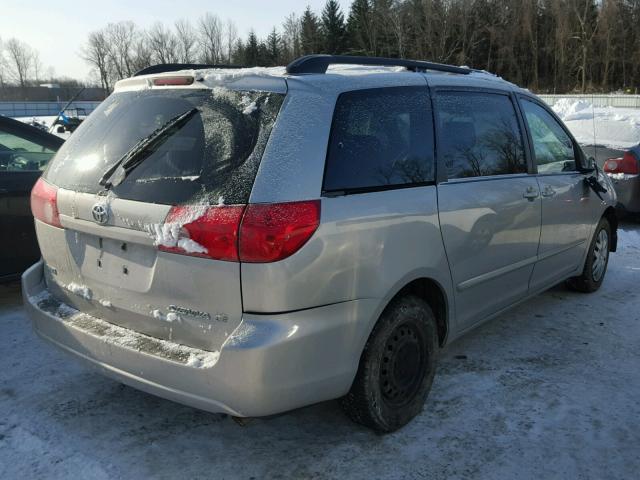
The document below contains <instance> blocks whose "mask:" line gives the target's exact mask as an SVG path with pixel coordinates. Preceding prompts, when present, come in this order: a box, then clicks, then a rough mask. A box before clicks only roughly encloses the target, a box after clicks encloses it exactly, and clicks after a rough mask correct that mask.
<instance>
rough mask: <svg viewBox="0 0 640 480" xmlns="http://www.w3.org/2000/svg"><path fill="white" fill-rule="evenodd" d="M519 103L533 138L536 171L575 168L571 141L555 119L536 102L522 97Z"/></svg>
mask: <svg viewBox="0 0 640 480" xmlns="http://www.w3.org/2000/svg"><path fill="white" fill-rule="evenodd" d="M521 104H522V109H523V111H524V115H525V117H526V119H527V124H528V125H529V131H530V132H531V139H532V140H533V150H534V152H535V157H536V163H537V164H538V172H540V173H553V172H567V171H574V170H576V157H575V150H574V149H573V142H572V141H571V138H569V135H567V133H566V132H565V131H564V129H563V128H562V127H561V126H560V124H559V123H558V122H557V121H556V119H555V118H553V117H552V116H551V114H550V113H549V112H547V111H546V110H545V109H544V108H542V107H541V106H540V105H538V104H537V103H534V102H530V101H529V100H526V99H522V100H521Z"/></svg>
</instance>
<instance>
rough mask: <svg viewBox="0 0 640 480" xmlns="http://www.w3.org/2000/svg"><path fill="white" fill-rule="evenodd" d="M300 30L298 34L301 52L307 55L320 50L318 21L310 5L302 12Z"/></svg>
mask: <svg viewBox="0 0 640 480" xmlns="http://www.w3.org/2000/svg"><path fill="white" fill-rule="evenodd" d="M301 24H302V32H301V34H300V44H301V47H302V54H303V55H309V54H312V53H319V52H320V23H319V21H318V17H317V16H316V14H315V13H313V12H312V11H311V7H307V9H306V10H305V11H304V13H303V14H302V20H301Z"/></svg>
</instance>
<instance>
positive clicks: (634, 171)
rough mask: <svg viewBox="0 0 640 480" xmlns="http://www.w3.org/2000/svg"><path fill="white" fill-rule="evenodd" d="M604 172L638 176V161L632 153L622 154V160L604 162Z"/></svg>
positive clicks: (613, 159) (614, 159)
mask: <svg viewBox="0 0 640 480" xmlns="http://www.w3.org/2000/svg"><path fill="white" fill-rule="evenodd" d="M604 171H605V172H606V173H627V174H629V175H638V173H639V169H638V160H637V159H636V156H635V155H634V154H633V152H624V155H623V156H622V158H610V159H609V160H607V161H606V162H604Z"/></svg>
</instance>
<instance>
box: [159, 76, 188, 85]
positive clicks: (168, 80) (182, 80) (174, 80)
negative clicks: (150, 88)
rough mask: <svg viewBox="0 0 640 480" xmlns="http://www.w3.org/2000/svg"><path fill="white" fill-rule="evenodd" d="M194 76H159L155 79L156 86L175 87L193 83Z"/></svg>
mask: <svg viewBox="0 0 640 480" xmlns="http://www.w3.org/2000/svg"><path fill="white" fill-rule="evenodd" d="M192 83H193V77H159V78H154V79H153V84H154V85H155V86H156V87H173V86H182V85H191V84H192Z"/></svg>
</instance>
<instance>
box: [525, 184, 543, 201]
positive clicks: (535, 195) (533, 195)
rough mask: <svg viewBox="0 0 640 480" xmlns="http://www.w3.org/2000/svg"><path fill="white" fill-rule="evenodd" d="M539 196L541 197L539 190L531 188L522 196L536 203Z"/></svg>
mask: <svg viewBox="0 0 640 480" xmlns="http://www.w3.org/2000/svg"><path fill="white" fill-rule="evenodd" d="M539 195H540V192H538V189H537V188H534V187H529V188H527V191H526V192H524V194H523V195H522V196H523V197H524V198H526V199H527V200H530V201H534V200H535V199H536V198H538V196H539Z"/></svg>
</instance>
